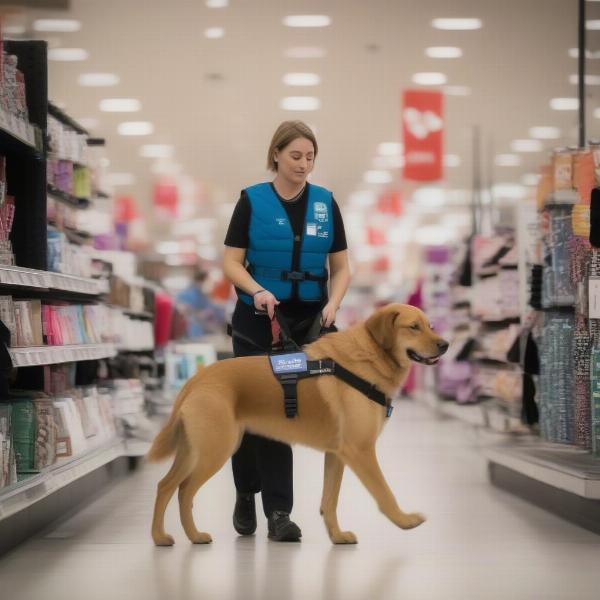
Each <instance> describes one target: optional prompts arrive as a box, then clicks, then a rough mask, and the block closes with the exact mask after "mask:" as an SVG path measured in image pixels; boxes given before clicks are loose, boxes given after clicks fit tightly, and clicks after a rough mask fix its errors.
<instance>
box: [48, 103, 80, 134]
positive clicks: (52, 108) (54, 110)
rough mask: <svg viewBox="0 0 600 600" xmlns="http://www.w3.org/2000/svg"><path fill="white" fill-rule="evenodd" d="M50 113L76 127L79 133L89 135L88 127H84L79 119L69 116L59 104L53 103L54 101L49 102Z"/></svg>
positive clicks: (66, 123)
mask: <svg viewBox="0 0 600 600" xmlns="http://www.w3.org/2000/svg"><path fill="white" fill-rule="evenodd" d="M48 114H49V115H51V116H52V117H54V118H55V119H56V120H58V121H60V122H61V123H62V124H63V125H66V126H67V127H70V128H71V129H74V130H75V131H76V132H77V133H80V134H82V135H89V133H88V131H87V129H84V128H83V127H82V126H81V125H80V124H79V123H77V121H75V120H74V119H72V118H71V117H69V115H67V114H66V113H64V112H63V111H62V110H61V109H60V108H58V106H56V105H55V104H52V102H48Z"/></svg>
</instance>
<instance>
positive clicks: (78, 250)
mask: <svg viewBox="0 0 600 600" xmlns="http://www.w3.org/2000/svg"><path fill="white" fill-rule="evenodd" d="M48 271H53V272H54V273H65V274H67V275H77V276H78V277H91V276H92V257H91V255H90V254H89V253H87V252H85V251H84V249H83V248H82V247H81V246H80V245H77V244H71V243H70V242H69V240H68V238H67V235H66V234H65V233H63V232H62V231H56V230H53V229H50V228H48Z"/></svg>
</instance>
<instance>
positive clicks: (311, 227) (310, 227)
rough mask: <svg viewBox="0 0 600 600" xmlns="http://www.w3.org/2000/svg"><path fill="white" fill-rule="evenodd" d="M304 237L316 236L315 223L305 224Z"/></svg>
mask: <svg viewBox="0 0 600 600" xmlns="http://www.w3.org/2000/svg"><path fill="white" fill-rule="evenodd" d="M306 235H313V236H315V235H317V224H316V223H307V224H306Z"/></svg>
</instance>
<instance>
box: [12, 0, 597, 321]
mask: <svg viewBox="0 0 600 600" xmlns="http://www.w3.org/2000/svg"><path fill="white" fill-rule="evenodd" d="M69 4H70V8H69V9H68V10H66V11H57V10H51V11H50V10H46V11H40V10H22V11H18V12H17V13H16V14H14V15H12V16H9V17H7V18H6V20H5V25H4V35H5V37H8V38H14V39H44V40H47V41H48V44H49V52H50V55H49V58H50V60H49V98H50V99H51V100H52V101H53V102H55V103H56V104H57V105H58V106H59V107H63V108H64V110H65V111H66V112H67V113H68V114H69V115H70V116H72V117H73V118H75V119H76V120H77V121H78V122H80V123H81V124H82V125H84V126H85V127H87V128H88V129H89V131H90V133H91V134H92V135H94V136H98V137H104V138H105V139H106V140H107V148H106V156H107V162H106V165H107V167H106V171H107V178H108V179H107V181H108V182H110V183H112V185H113V191H114V197H115V199H116V202H117V203H118V202H121V201H120V200H119V198H120V197H126V198H127V199H132V200H125V202H127V203H130V202H133V203H135V206H136V210H135V213H136V215H137V216H136V217H135V218H134V220H133V221H132V222H129V239H128V241H127V244H128V246H129V247H130V248H132V249H135V250H136V251H139V256H140V259H141V260H142V262H146V263H147V265H146V266H144V267H143V272H144V273H145V274H147V275H149V276H151V277H158V278H160V279H161V280H162V282H163V283H164V284H165V285H167V286H168V287H169V288H170V289H173V290H174V289H177V288H181V287H183V286H184V285H185V278H186V277H187V276H188V275H189V273H191V271H192V269H191V268H190V267H192V263H194V262H196V261H197V260H200V261H201V263H202V264H203V265H205V266H209V267H210V266H214V267H215V268H216V267H217V266H218V264H219V259H220V256H221V248H222V241H223V238H224V232H225V229H226V226H227V223H228V219H229V217H230V215H231V212H232V209H233V206H234V203H235V202H236V200H237V198H238V197H239V192H240V190H241V189H242V188H244V187H245V186H247V185H249V184H251V183H253V182H256V181H261V180H265V179H268V177H269V174H268V173H267V172H266V170H265V167H264V164H265V155H266V148H267V147H268V144H269V141H270V136H271V135H272V132H273V131H274V129H275V127H276V126H277V124H278V123H279V122H280V121H282V120H285V119H293V118H300V119H303V120H305V121H306V122H308V123H309V124H310V125H311V126H313V127H314V128H315V131H316V134H317V139H318V142H319V145H320V153H319V157H318V160H317V161H316V168H315V171H314V174H313V176H312V179H311V180H312V181H314V182H315V183H319V184H321V185H324V186H326V187H328V188H330V189H331V190H333V192H334V195H335V198H336V200H337V201H338V202H339V203H340V205H341V206H342V210H343V215H344V220H345V224H346V229H347V233H348V238H349V244H350V248H351V253H350V256H351V261H352V264H353V269H354V272H355V277H354V281H353V288H354V289H355V290H356V289H358V288H359V287H362V288H363V294H362V295H360V296H359V297H358V299H357V300H355V302H359V303H361V304H364V302H365V298H364V294H368V295H370V294H371V293H370V292H367V291H366V288H367V287H368V286H373V287H372V295H373V296H372V297H370V298H369V300H371V306H372V301H374V300H386V299H394V298H402V297H403V296H405V295H406V294H407V293H409V291H410V289H411V287H412V286H413V284H414V281H415V278H416V277H417V276H418V273H419V261H420V258H419V257H420V247H421V246H423V245H425V244H432V243H433V244H435V243H444V242H448V241H451V240H460V239H463V238H464V236H465V235H466V234H468V233H469V231H470V228H471V211H470V204H471V201H472V196H473V192H472V185H473V178H474V175H475V173H474V171H475V170H477V168H476V167H474V162H473V139H474V130H473V128H474V127H478V128H479V143H480V152H479V153H478V155H479V161H480V164H479V176H480V181H481V187H482V189H483V190H485V193H484V195H483V201H484V202H488V201H489V202H492V201H493V203H494V205H495V206H496V207H497V206H503V205H506V206H510V205H514V203H516V202H518V201H519V199H521V198H523V197H524V196H527V195H532V194H533V193H534V191H535V183H536V174H537V172H538V169H539V166H540V164H542V163H543V162H545V160H546V157H547V155H548V153H549V151H551V150H552V149H553V148H554V147H556V146H568V145H575V144H576V142H577V111H576V110H568V111H557V110H553V109H552V108H551V105H550V102H551V100H552V99H553V98H575V97H576V91H577V86H576V77H577V75H576V73H577V60H576V58H574V54H573V53H574V50H573V49H574V48H575V47H576V46H577V6H576V3H575V2H566V1H565V0H539V1H530V2H525V3H523V2H517V1H516V0H510V1H508V2H502V3H498V2H474V1H466V0H461V1H457V2H453V3H452V5H451V6H448V4H447V3H445V2H436V1H428V2H418V1H413V2H408V1H407V2H389V1H380V0H376V1H373V2H368V3H367V2H362V1H359V0H338V1H329V2H320V1H319V2H311V1H306V2H302V3H300V4H299V3H297V2H288V1H285V0H284V1H281V2H277V3H273V2H266V1H262V2H260V1H259V2H254V1H249V0H231V1H230V2H218V1H216V2H213V3H212V4H213V5H214V8H212V7H210V6H209V5H211V3H210V2H200V1H177V2H169V3H166V2H162V1H159V0H147V1H144V2H141V1H140V0H119V1H116V0H115V1H106V2H94V1H89V0H87V1H86V0H74V1H72V2H70V3H69ZM587 4H588V13H589V18H590V19H592V18H593V17H594V13H595V12H597V16H599V17H600V6H596V3H595V2H588V3H587ZM296 13H301V14H326V15H328V16H329V17H330V18H331V24H330V25H329V26H326V27H319V28H291V27H287V26H285V25H284V24H283V18H284V17H285V16H286V15H289V14H296ZM517 15H518V16H517ZM437 17H475V18H478V19H481V21H482V27H481V28H480V29H476V30H470V31H444V30H439V29H435V28H434V27H432V24H431V23H432V20H433V19H435V18H437ZM44 18H52V19H57V18H64V19H74V20H76V21H77V23H78V24H79V25H76V26H75V27H80V28H79V29H78V30H77V31H71V32H60V31H57V32H43V31H36V27H37V28H39V25H38V26H36V25H35V21H36V20H37V19H44ZM59 28H60V27H59ZM67 28H69V25H67ZM212 28H222V33H223V35H222V37H216V38H214V37H213V38H209V37H207V31H209V30H210V29H212ZM208 35H211V34H210V33H208ZM212 35H218V34H215V33H214V32H213V34H212ZM588 35H589V41H590V45H589V48H590V49H592V50H593V48H594V47H595V46H594V44H595V37H596V36H598V37H600V33H594V31H589V32H588ZM448 46H449V47H454V48H460V50H461V56H460V57H458V58H431V57H429V56H428V55H427V53H426V52H427V49H428V48H430V47H448ZM65 48H67V49H81V51H82V52H80V54H81V55H83V56H80V58H83V57H84V60H69V61H65V60H53V57H54V58H55V59H56V58H60V57H61V55H60V50H61V49H65ZM302 49H304V52H305V53H308V54H309V55H311V56H314V57H310V58H295V57H292V56H294V55H295V54H296V55H297V54H298V53H300V54H302ZM596 63H597V61H596V60H595V54H594V55H593V57H592V59H590V60H588V73H589V76H590V83H596V84H597V83H598V81H597V79H598V77H600V74H599V73H600V72H599V71H598V67H597V66H596ZM423 72H426V73H432V72H433V73H441V74H443V75H444V77H445V80H446V83H444V84H443V85H434V86H420V85H418V84H416V83H414V76H415V75H416V74H418V73H423ZM89 73H103V74H112V75H115V76H116V79H117V80H118V83H116V84H115V85H111V86H107V87H93V86H89V87H87V86H83V85H81V78H82V77H85V75H86V74H89ZM288 73H312V74H315V75H316V76H317V77H318V78H319V83H318V85H314V86H299V87H295V86H289V85H286V84H285V83H284V81H283V78H284V76H285V75H286V74H288ZM419 87H427V88H433V89H441V90H443V91H444V92H445V98H444V111H445V117H444V120H445V123H444V152H445V155H446V160H445V172H444V178H443V180H442V181H439V182H434V183H432V184H431V185H425V186H423V185H420V186H417V185H415V184H413V183H410V182H404V181H403V179H402V164H403V156H402V148H401V147H399V146H398V144H399V142H400V141H401V92H402V90H404V89H407V88H419ZM595 89H596V88H595V87H594V86H593V85H589V86H588V88H587V93H588V97H589V101H588V103H587V121H588V131H589V133H590V135H593V132H594V129H595V123H597V122H598V121H597V118H596V116H595V115H598V116H600V114H599V113H598V111H600V97H599V95H598V94H597V93H595ZM287 96H310V97H315V98H317V99H318V102H319V105H320V107H319V109H318V110H314V111H286V110H283V109H282V108H281V106H280V103H281V101H282V99H283V98H285V97H287ZM112 98H119V99H133V100H136V101H138V103H139V107H140V108H139V110H137V111H136V112H131V113H123V112H113V113H111V112H103V111H101V110H100V102H101V101H102V100H104V99H112ZM126 121H143V122H148V123H150V124H151V127H152V133H151V134H149V135H143V136H123V135H119V133H118V126H119V124H121V123H123V122H126ZM542 126H543V127H553V128H557V131H556V132H551V133H550V135H552V136H553V139H541V140H539V142H538V143H534V146H533V149H534V150H535V151H534V152H515V150H514V145H513V144H514V141H515V140H523V139H533V138H532V136H531V128H532V127H542ZM389 143H391V144H392V145H390V144H389ZM382 144H388V145H387V146H382ZM147 145H161V146H163V145H164V146H165V147H159V148H156V147H155V148H146V149H144V148H145V147H146V146H147ZM144 154H154V155H155V156H156V155H162V157H160V158H150V157H146V156H144ZM504 165H510V166H504ZM370 181H382V182H383V183H371V182H370ZM157 182H163V183H164V182H168V185H169V186H170V185H172V184H173V185H175V186H176V188H177V209H176V211H175V214H174V215H173V214H172V213H169V212H167V213H165V212H164V211H162V212H161V210H160V209H157V208H156V206H155V205H154V200H153V197H154V189H155V188H154V186H155V185H156V183H157ZM386 190H394V191H399V192H400V194H401V196H402V203H403V210H402V214H401V215H399V216H398V217H395V216H390V215H389V214H381V213H379V212H378V210H377V198H378V195H379V194H380V193H381V192H382V191H386ZM369 226H371V227H373V228H374V229H375V230H378V231H382V232H383V234H384V236H385V239H386V244H385V245H384V246H377V245H370V244H369V243H368V239H367V236H368V233H367V232H368V227H369ZM383 254H385V255H386V256H387V257H388V260H389V264H386V265H384V266H383V268H387V270H385V271H383V272H381V271H380V272H376V271H375V272H374V269H373V265H376V267H375V269H376V270H377V268H378V267H377V264H378V258H380V257H381V255H383ZM379 263H381V261H379ZM160 264H163V265H165V266H164V267H160V266H159V265H160ZM177 265H184V266H183V268H177ZM379 268H382V266H381V264H380V265H379ZM212 275H213V278H214V280H217V279H218V273H217V272H216V271H215V270H213V273H212ZM353 297H356V295H355V293H354V292H352V293H351V294H350V296H349V297H348V302H349V303H351V302H352V298H353ZM361 316H362V315H361Z"/></svg>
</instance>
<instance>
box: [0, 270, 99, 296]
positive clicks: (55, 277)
mask: <svg viewBox="0 0 600 600" xmlns="http://www.w3.org/2000/svg"><path fill="white" fill-rule="evenodd" d="M4 285H6V286H14V287H17V288H35V289H41V290H61V291H65V292H72V293H75V294H89V295H91V296H97V295H99V294H106V293H107V292H108V291H109V282H108V280H106V279H91V278H88V277H77V276H76V275H67V274H64V273H52V272H50V271H38V270H36V269H25V268H24V267H13V266H0V286H4Z"/></svg>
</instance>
